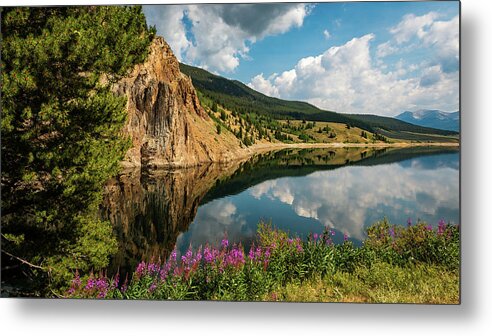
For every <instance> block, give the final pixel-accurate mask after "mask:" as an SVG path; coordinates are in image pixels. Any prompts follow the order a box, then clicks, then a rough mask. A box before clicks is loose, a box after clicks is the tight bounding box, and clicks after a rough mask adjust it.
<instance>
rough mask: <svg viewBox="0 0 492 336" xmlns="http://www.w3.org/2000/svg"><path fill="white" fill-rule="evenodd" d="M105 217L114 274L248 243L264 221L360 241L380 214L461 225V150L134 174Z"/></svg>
mask: <svg viewBox="0 0 492 336" xmlns="http://www.w3.org/2000/svg"><path fill="white" fill-rule="evenodd" d="M107 191H108V192H107V196H106V199H105V206H104V210H103V214H104V217H106V218H109V219H110V220H111V221H112V223H113V225H114V227H115V232H116V234H117V236H118V239H119V241H120V250H119V252H118V254H117V255H115V256H114V257H113V260H112V266H111V268H112V269H113V270H116V269H118V268H119V269H120V271H121V270H123V271H124V270H127V271H131V270H133V268H134V267H135V265H136V264H137V263H138V262H139V261H141V260H142V259H149V258H151V257H152V256H160V257H161V258H162V259H165V258H166V257H167V256H168V254H169V253H170V251H171V250H172V249H173V248H174V246H176V247H177V248H178V250H179V251H184V250H186V249H187V248H188V247H189V246H190V245H191V246H193V247H198V246H199V245H205V244H206V243H210V244H218V243H219V242H220V240H221V239H222V238H223V237H224V235H227V237H228V239H229V241H230V242H231V243H233V242H234V243H239V242H241V243H242V244H243V245H244V246H245V247H246V248H247V247H248V246H249V245H250V243H251V241H252V239H253V237H254V235H255V232H256V228H257V225H258V222H259V221H261V220H263V221H267V222H271V223H273V225H275V226H277V227H279V228H280V229H283V230H286V231H289V232H290V233H291V234H292V235H298V236H300V237H301V238H305V237H306V236H307V235H308V234H309V233H311V232H313V233H314V232H317V233H321V232H322V231H323V229H324V228H325V227H328V228H332V229H334V230H335V232H336V235H335V242H337V241H338V242H340V241H342V240H343V235H344V234H347V235H348V236H349V239H351V240H352V241H353V242H354V243H355V244H360V242H361V240H363V239H364V238H365V229H366V228H367V227H368V226H369V225H371V224H373V223H374V222H376V221H378V220H382V219H383V218H385V217H386V218H387V219H388V220H389V221H390V222H391V223H395V224H401V225H406V223H407V220H408V218H411V219H412V221H413V222H414V223H415V222H416V221H417V220H418V219H420V220H422V221H425V222H427V223H429V224H431V225H433V226H437V223H438V221H439V220H440V219H441V218H444V219H445V220H446V221H447V222H451V223H455V224H456V223H459V218H460V216H459V214H460V210H459V153H458V150H457V149H446V148H439V149H438V148H414V149H400V150H397V149H386V150H381V149H380V150H374V149H370V148H350V149H345V148H341V149H336V150H334V149H309V150H306V149H304V150H284V151H278V152H274V153H267V154H264V155H259V156H256V157H254V158H252V159H251V160H249V161H245V162H240V163H232V164H229V165H215V164H212V165H209V166H206V167H197V168H193V169H182V170H173V171H161V172H157V173H155V174H153V175H151V176H142V175H140V173H139V172H130V173H128V174H127V175H123V176H121V177H120V178H119V179H117V180H115V181H113V182H112V183H111V184H110V185H108V190H107Z"/></svg>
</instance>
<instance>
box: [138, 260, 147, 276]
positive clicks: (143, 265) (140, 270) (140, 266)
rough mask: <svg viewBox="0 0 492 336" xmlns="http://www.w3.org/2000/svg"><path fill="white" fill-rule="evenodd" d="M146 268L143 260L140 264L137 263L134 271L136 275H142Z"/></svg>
mask: <svg viewBox="0 0 492 336" xmlns="http://www.w3.org/2000/svg"><path fill="white" fill-rule="evenodd" d="M146 268H147V265H146V264H145V262H143V261H142V262H141V263H140V264H138V266H137V270H136V271H135V273H136V275H137V277H141V276H142V275H144V274H145V270H146Z"/></svg>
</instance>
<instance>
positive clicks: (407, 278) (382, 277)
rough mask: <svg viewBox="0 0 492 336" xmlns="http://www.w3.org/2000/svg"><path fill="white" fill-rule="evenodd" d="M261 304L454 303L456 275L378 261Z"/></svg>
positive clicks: (286, 290)
mask: <svg viewBox="0 0 492 336" xmlns="http://www.w3.org/2000/svg"><path fill="white" fill-rule="evenodd" d="M263 299H264V300H265V301H289V302H367V303H426V304H458V303H459V273H458V272H457V271H449V270H447V269H445V268H442V267H439V266H433V265H415V266H411V267H399V266H394V265H391V264H388V263H384V262H378V263H376V264H373V265H371V266H368V267H363V266H360V267H357V268H356V269H355V270H354V272H352V273H349V272H336V273H335V274H333V275H330V276H325V277H323V278H320V277H314V278H312V279H309V280H307V281H304V282H302V283H297V282H291V283H288V284H287V285H285V286H282V287H280V288H277V289H276V290H274V291H271V292H270V293H268V294H266V295H265V296H264V297H263Z"/></svg>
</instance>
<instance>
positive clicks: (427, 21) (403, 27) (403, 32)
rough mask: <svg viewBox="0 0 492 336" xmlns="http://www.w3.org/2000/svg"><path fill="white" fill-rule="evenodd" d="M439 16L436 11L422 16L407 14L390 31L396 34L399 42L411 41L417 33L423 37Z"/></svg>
mask: <svg viewBox="0 0 492 336" xmlns="http://www.w3.org/2000/svg"><path fill="white" fill-rule="evenodd" d="M438 16H439V15H438V14H437V13H435V12H430V13H427V14H425V15H422V16H415V15H414V14H407V15H405V16H404V17H403V20H402V21H401V22H400V23H398V25H397V26H395V27H393V28H391V30H390V32H391V33H392V34H393V35H394V36H395V39H396V42H397V43H398V44H402V43H405V42H408V41H410V40H411V39H412V38H413V37H414V36H415V35H416V36H418V37H419V38H422V37H423V36H424V35H425V34H426V33H427V32H426V29H427V28H428V27H430V26H431V25H432V24H433V23H434V20H435V19H436V18H438Z"/></svg>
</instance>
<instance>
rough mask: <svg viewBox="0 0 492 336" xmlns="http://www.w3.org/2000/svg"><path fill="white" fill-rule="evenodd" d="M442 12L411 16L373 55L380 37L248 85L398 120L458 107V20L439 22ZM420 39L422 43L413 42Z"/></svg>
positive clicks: (328, 106) (359, 39) (355, 41)
mask: <svg viewBox="0 0 492 336" xmlns="http://www.w3.org/2000/svg"><path fill="white" fill-rule="evenodd" d="M437 18H438V15H437V14H436V13H432V12H431V13H428V14H426V15H423V16H420V17H416V16H414V15H407V16H405V17H404V18H403V20H402V21H401V22H400V23H399V24H398V25H397V26H395V27H393V28H392V29H391V30H390V31H391V32H392V34H393V35H394V39H393V40H389V41H386V42H384V43H380V44H379V45H378V46H377V48H376V50H375V56H376V57H375V59H373V58H372V56H371V43H372V41H373V40H374V39H375V35H374V34H367V35H364V36H362V37H357V38H353V39H352V40H350V41H348V42H347V43H345V44H343V45H340V46H334V47H331V48H329V49H328V50H326V51H325V52H324V53H323V54H321V55H317V56H309V57H305V58H302V59H300V60H299V61H298V62H297V64H296V65H295V67H294V68H293V69H289V70H287V71H284V72H282V73H280V74H279V75H275V76H270V77H269V78H265V77H264V75H263V74H260V75H258V76H256V77H254V78H253V80H252V81H251V82H250V83H249V84H248V85H249V86H250V87H252V88H253V89H255V90H258V91H260V92H263V93H265V94H267V95H275V96H277V97H281V98H284V99H295V100H305V101H308V102H310V103H312V104H314V105H316V106H318V107H320V108H324V109H328V110H334V111H338V112H347V113H364V114H378V115H387V116H393V115H396V114H398V113H401V112H402V111H405V110H413V109H422V108H429V109H432V108H437V109H441V110H445V111H454V110H456V109H457V108H458V99H459V81H458V73H457V72H456V70H457V69H458V64H459V63H458V53H459V30H458V17H455V18H453V19H451V20H449V21H435V20H436V19H437ZM414 38H417V40H418V41H419V43H418V44H416V43H413V42H412V41H413V39H414ZM418 47H420V48H427V49H428V50H429V51H428V53H429V55H430V56H431V57H430V58H429V59H428V60H425V61H423V62H421V63H420V64H418V65H416V64H406V62H405V57H404V55H402V58H401V59H400V60H399V61H397V62H395V63H393V64H387V63H385V62H384V61H383V60H382V58H384V57H386V56H389V55H392V54H395V53H402V52H408V53H411V52H413V51H414V50H415V48H418Z"/></svg>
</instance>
